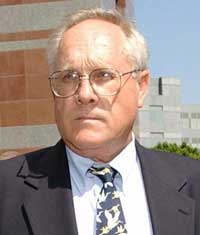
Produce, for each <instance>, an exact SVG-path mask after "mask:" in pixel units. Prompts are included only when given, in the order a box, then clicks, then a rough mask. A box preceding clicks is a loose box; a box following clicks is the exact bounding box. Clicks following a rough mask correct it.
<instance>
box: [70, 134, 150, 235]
mask: <svg viewBox="0 0 200 235" xmlns="http://www.w3.org/2000/svg"><path fill="white" fill-rule="evenodd" d="M66 152H67V157H68V162H69V170H70V175H71V184H72V193H73V202H74V208H75V216H76V222H77V227H78V234H79V235H86V234H87V235H96V234H95V227H96V218H95V216H96V202H97V199H98V195H99V193H100V191H101V188H102V182H101V180H100V179H99V178H98V177H96V176H94V175H92V174H90V173H88V172H87V171H88V169H89V168H90V167H91V166H92V165H95V166H102V165H105V164H100V163H98V164H97V163H96V162H94V161H92V160H91V159H89V158H85V157H81V156H79V155H77V154H75V153H74V152H72V151H71V150H70V149H69V148H68V147H66ZM109 165H110V166H111V167H113V168H114V169H116V170H117V171H118V172H119V174H117V175H116V177H115V180H114V184H115V186H116V188H117V190H118V191H119V192H120V200H121V204H122V208H123V212H124V216H125V220H126V225H127V231H128V234H129V235H152V234H153V233H152V225H151V220H150V214H149V209H148V205H147V199H146V194H145V190H144V184H143V179H142V174H141V169H140V163H139V160H138V158H137V155H136V150H135V139H134V137H133V140H132V141H131V142H130V143H129V144H128V145H127V146H126V148H124V149H123V150H122V151H121V152H120V153H119V154H118V155H117V156H116V157H115V158H114V159H113V160H112V161H111V162H110V163H109Z"/></svg>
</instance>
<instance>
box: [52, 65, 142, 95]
mask: <svg viewBox="0 0 200 235" xmlns="http://www.w3.org/2000/svg"><path fill="white" fill-rule="evenodd" d="M139 71H140V70H131V71H129V72H125V73H120V72H118V71H117V70H113V69H106V68H103V69H95V70H93V71H92V72H91V73H90V74H88V75H83V74H81V73H79V72H78V71H77V70H73V69H67V70H63V71H56V72H54V73H53V74H51V76H50V77H49V80H50V85H51V89H52V92H53V93H54V95H55V96H57V97H61V98H68V97H70V96H73V95H74V94H75V93H76V92H77V91H78V89H79V85H80V82H81V80H89V81H90V85H91V87H92V88H93V90H94V92H95V93H96V94H98V95H101V96H109V95H116V94H117V93H118V92H119V91H120V89H121V86H122V85H121V78H122V76H125V75H128V74H132V75H133V74H134V73H137V72H139Z"/></svg>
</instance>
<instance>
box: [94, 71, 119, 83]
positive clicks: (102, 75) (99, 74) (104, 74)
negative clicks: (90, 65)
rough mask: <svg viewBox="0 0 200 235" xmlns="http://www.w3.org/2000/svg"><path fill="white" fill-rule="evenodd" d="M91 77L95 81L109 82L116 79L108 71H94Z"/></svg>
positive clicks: (114, 75)
mask: <svg viewBox="0 0 200 235" xmlns="http://www.w3.org/2000/svg"><path fill="white" fill-rule="evenodd" d="M93 77H94V79H95V80H98V79H100V80H102V81H110V80H112V79H114V78H115V77H116V74H115V73H114V72H112V71H109V70H99V71H95V73H94V74H93Z"/></svg>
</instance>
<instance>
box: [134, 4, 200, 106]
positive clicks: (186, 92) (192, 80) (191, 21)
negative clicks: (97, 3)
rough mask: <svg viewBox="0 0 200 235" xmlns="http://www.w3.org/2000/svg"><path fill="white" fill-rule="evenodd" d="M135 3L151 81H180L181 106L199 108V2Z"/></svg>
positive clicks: (137, 22) (136, 16)
mask: <svg viewBox="0 0 200 235" xmlns="http://www.w3.org/2000/svg"><path fill="white" fill-rule="evenodd" d="M132 1H134V5H135V18H136V24H137V26H138V28H139V30H140V31H141V32H142V33H143V34H144V35H145V37H146V39H147V43H148V45H149V48H150V55H151V56H150V69H151V75H152V77H161V76H163V77H177V78H179V79H181V87H182V88H181V89H182V103H185V104H200V72H199V71H200V1H199V0H191V1H186V0H182V1H181V0H173V1H164V0H160V1H159V0H132Z"/></svg>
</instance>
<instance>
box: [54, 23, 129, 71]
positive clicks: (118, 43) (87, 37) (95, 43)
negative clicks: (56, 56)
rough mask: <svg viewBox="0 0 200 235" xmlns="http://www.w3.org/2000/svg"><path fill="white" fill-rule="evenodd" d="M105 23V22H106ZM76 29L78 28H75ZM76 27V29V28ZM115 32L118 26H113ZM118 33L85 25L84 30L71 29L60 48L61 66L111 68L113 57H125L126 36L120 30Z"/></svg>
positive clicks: (66, 33)
mask: <svg viewBox="0 0 200 235" xmlns="http://www.w3.org/2000/svg"><path fill="white" fill-rule="evenodd" d="M104 23H105V22H104ZM75 27H76V26H75ZM75 27H74V28H75ZM113 27H114V31H115V30H116V27H117V26H113ZM117 36H118V38H116V33H113V32H110V31H109V30H107V29H106V28H105V27H104V29H103V30H102V29H99V28H98V27H97V28H94V27H92V29H90V27H89V26H88V28H87V25H84V27H83V28H80V27H79V28H78V30H77V29H76V28H75V29H73V28H71V29H69V30H68V31H67V32H65V34H64V38H63V40H62V43H61V45H60V48H59V53H60V61H59V63H60V65H61V67H63V66H64V67H65V66H68V65H75V66H76V67H85V66H87V67H91V65H92V66H93V67H94V66H95V67H111V65H110V64H113V55H114V56H115V58H120V57H121V56H124V49H123V45H124V37H125V36H124V35H123V32H121V31H120V29H118V32H117Z"/></svg>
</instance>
